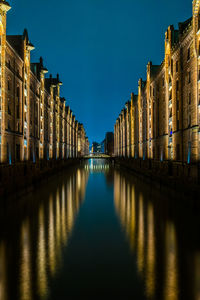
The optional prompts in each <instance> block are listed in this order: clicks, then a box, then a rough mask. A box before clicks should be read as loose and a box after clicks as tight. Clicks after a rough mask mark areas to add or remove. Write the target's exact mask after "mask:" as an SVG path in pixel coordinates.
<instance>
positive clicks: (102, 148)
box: [101, 139, 105, 153]
mask: <svg viewBox="0 0 200 300" xmlns="http://www.w3.org/2000/svg"><path fill="white" fill-rule="evenodd" d="M101 153H105V139H104V140H103V141H102V142H101Z"/></svg>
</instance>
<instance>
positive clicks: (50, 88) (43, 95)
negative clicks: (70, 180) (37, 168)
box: [0, 0, 78, 164]
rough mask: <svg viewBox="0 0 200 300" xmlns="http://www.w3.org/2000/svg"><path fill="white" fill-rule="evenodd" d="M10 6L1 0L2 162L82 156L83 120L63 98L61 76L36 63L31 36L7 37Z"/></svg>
mask: <svg viewBox="0 0 200 300" xmlns="http://www.w3.org/2000/svg"><path fill="white" fill-rule="evenodd" d="M10 8H11V7H10V5H9V3H8V2H6V1H3V0H0V55H1V59H0V162H1V163H10V164H11V163H14V162H17V161H25V160H30V161H33V162H36V160H39V159H47V160H48V159H65V158H73V157H77V155H78V122H77V121H76V120H75V116H74V115H73V113H72V111H71V110H70V108H69V107H66V100H65V98H61V96H60V88H61V86H62V82H61V81H60V79H59V75H57V76H56V77H55V78H53V77H52V75H50V76H49V77H48V78H47V77H46V73H48V70H47V69H46V68H45V67H44V65H43V59H42V58H40V61H39V62H36V63H32V62H31V51H33V50H34V46H33V45H32V44H31V43H30V40H29V37H28V32H27V30H24V33H23V35H7V34H6V14H7V12H8V11H9V10H10Z"/></svg>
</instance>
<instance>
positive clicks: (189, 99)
mask: <svg viewBox="0 0 200 300" xmlns="http://www.w3.org/2000/svg"><path fill="white" fill-rule="evenodd" d="M191 98H192V97H191V93H189V95H188V104H189V105H190V104H191Z"/></svg>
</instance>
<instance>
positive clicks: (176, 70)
mask: <svg viewBox="0 0 200 300" xmlns="http://www.w3.org/2000/svg"><path fill="white" fill-rule="evenodd" d="M177 72H178V60H177V62H176V73H177Z"/></svg>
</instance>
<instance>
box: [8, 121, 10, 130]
mask: <svg viewBox="0 0 200 300" xmlns="http://www.w3.org/2000/svg"><path fill="white" fill-rule="evenodd" d="M8 130H11V126H10V120H8Z"/></svg>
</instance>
